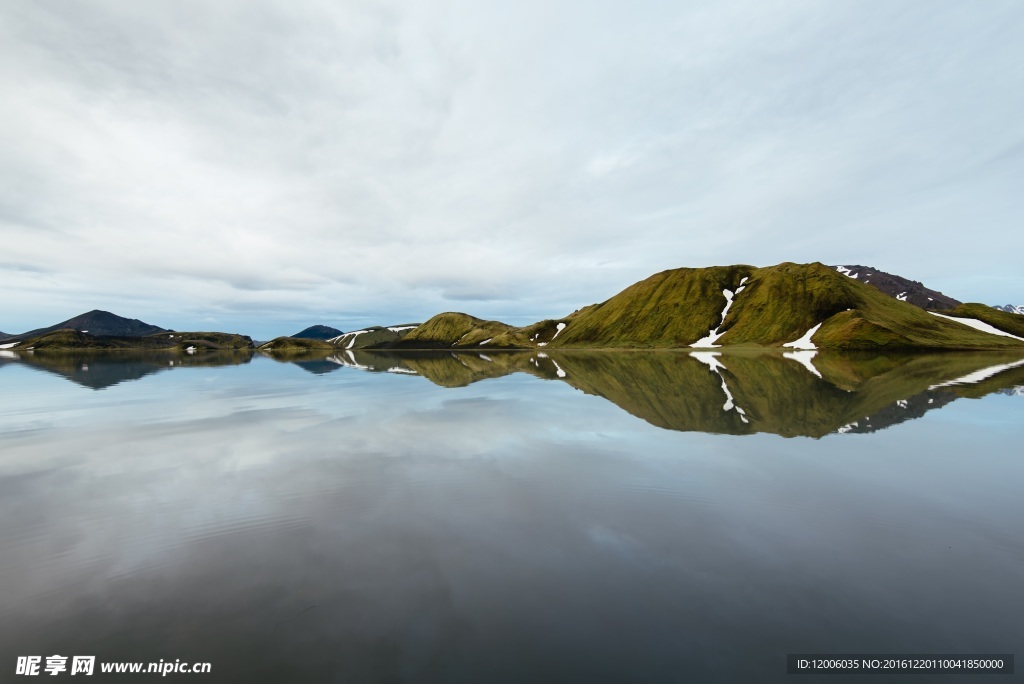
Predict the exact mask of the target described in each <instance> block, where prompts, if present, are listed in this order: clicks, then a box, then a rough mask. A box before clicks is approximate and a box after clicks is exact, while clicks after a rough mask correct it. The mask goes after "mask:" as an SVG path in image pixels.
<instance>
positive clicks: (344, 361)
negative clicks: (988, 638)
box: [324, 351, 1024, 437]
mask: <svg viewBox="0 0 1024 684" xmlns="http://www.w3.org/2000/svg"><path fill="white" fill-rule="evenodd" d="M324 362H325V363H326V364H333V368H332V369H334V370H336V369H340V368H343V367H349V368H357V369H361V370H365V371H371V372H391V373H396V372H398V373H409V374H416V375H421V376H423V377H425V378H427V379H428V380H430V381H431V382H433V383H435V384H437V385H441V386H442V387H464V386H467V385H469V384H472V383H474V382H479V381H481V380H486V379H489V378H496V377H501V376H504V375H509V374H511V373H528V374H530V375H534V376H536V377H539V378H543V379H546V380H560V381H562V382H565V383H567V384H569V385H571V386H573V387H575V388H576V389H579V390H582V391H583V392H585V393H587V394H592V395H596V396H600V397H603V398H605V399H607V400H608V401H611V402H612V403H614V404H615V405H617V406H619V407H620V408H622V409H624V410H625V411H628V412H629V413H631V414H633V415H634V416H637V417H638V418H642V419H644V420H646V421H647V422H648V423H651V424H652V425H656V426H658V427H662V428H666V429H669V430H679V431H685V432H690V431H699V432H710V433H719V434H734V435H745V434H754V433H758V432H768V433H774V434H778V435H782V436H785V437H795V436H808V437H821V436H823V435H827V434H830V433H865V432H874V431H877V430H881V429H884V428H887V427H890V426H892V425H897V424H899V423H903V422H905V421H908V420H913V419H915V418H920V417H921V416H923V415H924V414H925V413H926V412H927V411H929V410H932V409H937V408H941V407H942V406H945V405H946V404H949V403H950V402H952V401H954V400H955V399H957V398H960V397H980V396H984V395H986V394H990V393H993V392H1003V393H1013V392H1014V391H1015V388H1018V387H1019V386H1020V385H1022V384H1024V360H1021V359H1020V358H1019V357H1017V356H1014V355H1003V354H992V353H944V354H926V355H922V354H915V355H908V354H894V355H879V354H815V353H814V352H809V353H808V352H788V353H785V354H777V353H767V352H747V353H720V352H693V353H685V352H637V351H630V352H540V353H521V352H490V353H489V354H476V353H469V352H462V353H448V352H440V353H438V352H403V353H401V354H397V353H382V352H371V351H346V352H344V353H338V354H334V355H330V356H327V357H324ZM327 367H330V366H327Z"/></svg>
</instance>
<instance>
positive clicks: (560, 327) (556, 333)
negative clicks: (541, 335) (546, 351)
mask: <svg viewBox="0 0 1024 684" xmlns="http://www.w3.org/2000/svg"><path fill="white" fill-rule="evenodd" d="M556 327H557V328H558V330H556V331H555V334H554V335H552V336H551V339H552V340H554V339H555V338H556V337H558V333H560V332H562V331H563V330H565V323H559V324H558V325H557V326H556Z"/></svg>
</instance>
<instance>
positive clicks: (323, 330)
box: [291, 325, 343, 340]
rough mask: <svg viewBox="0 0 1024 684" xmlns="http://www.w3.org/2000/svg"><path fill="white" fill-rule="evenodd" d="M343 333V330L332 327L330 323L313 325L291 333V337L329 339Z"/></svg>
mask: <svg viewBox="0 0 1024 684" xmlns="http://www.w3.org/2000/svg"><path fill="white" fill-rule="evenodd" d="M341 334H343V333H342V331H341V330H338V329H337V328H332V327H330V326H329V325H311V326H309V327H308V328H306V329H305V330H300V331H299V332H297V333H295V334H294V335H291V337H298V338H300V339H303V340H329V339H331V338H332V337H337V336H338V335H341Z"/></svg>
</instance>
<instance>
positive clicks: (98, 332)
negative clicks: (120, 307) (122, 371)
mask: <svg viewBox="0 0 1024 684" xmlns="http://www.w3.org/2000/svg"><path fill="white" fill-rule="evenodd" d="M56 330H75V331H77V332H83V333H89V334H90V335H93V336H116V337H145V336H146V335H155V334H156V333H162V332H169V331H168V330H167V329H166V328H161V327H159V326H156V325H150V324H149V323H144V322H142V321H140V320H138V319H135V318H122V317H121V316H118V315H117V314H112V313H110V312H109V311H100V310H99V309H94V310H92V311H89V312H87V313H84V314H81V315H79V316H75V317H74V318H69V319H68V320H66V321H62V322H60V323H57V324H56V325H51V326H49V327H46V328H39V329H37V330H30V331H29V332H27V333H24V334H22V335H12V336H11V337H19V338H22V339H29V338H32V337H39V336H40V335H45V334H46V333H50V332H54V331H56Z"/></svg>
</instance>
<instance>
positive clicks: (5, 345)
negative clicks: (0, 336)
mask: <svg viewBox="0 0 1024 684" xmlns="http://www.w3.org/2000/svg"><path fill="white" fill-rule="evenodd" d="M17 344H18V343H17V342H10V343H8V344H0V349H10V348H11V347H13V346H15V345H17Z"/></svg>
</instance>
